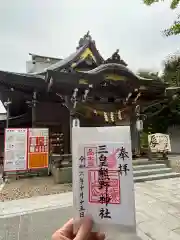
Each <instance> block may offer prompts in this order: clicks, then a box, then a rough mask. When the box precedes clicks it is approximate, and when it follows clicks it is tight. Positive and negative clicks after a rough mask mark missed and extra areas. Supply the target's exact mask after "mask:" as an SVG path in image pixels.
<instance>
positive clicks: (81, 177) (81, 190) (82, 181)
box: [79, 172, 85, 218]
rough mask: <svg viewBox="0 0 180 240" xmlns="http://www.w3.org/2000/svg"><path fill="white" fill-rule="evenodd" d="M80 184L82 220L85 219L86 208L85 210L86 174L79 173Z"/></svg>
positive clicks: (80, 213) (80, 214) (80, 212)
mask: <svg viewBox="0 0 180 240" xmlns="http://www.w3.org/2000/svg"><path fill="white" fill-rule="evenodd" d="M79 183H80V186H79V188H80V193H79V199H80V201H79V206H80V207H79V216H80V218H82V217H84V214H85V208H84V173H83V172H80V173H79Z"/></svg>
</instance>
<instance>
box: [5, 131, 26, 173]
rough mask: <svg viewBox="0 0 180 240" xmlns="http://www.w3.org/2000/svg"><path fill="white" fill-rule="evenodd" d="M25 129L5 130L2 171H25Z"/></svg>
mask: <svg viewBox="0 0 180 240" xmlns="http://www.w3.org/2000/svg"><path fill="white" fill-rule="evenodd" d="M27 132H28V130H27V128H8V129H6V130H5V144H4V171H5V172H14V171H25V170H27Z"/></svg>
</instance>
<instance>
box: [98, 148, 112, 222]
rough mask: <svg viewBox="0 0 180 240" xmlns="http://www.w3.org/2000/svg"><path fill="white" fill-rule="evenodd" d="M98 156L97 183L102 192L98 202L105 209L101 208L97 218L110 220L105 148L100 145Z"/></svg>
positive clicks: (106, 152)
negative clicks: (104, 206)
mask: <svg viewBox="0 0 180 240" xmlns="http://www.w3.org/2000/svg"><path fill="white" fill-rule="evenodd" d="M98 154H99V170H98V183H99V189H101V190H102V193H101V195H100V197H99V202H100V203H101V204H105V205H106V208H101V209H100V212H99V216H100V217H101V219H103V218H111V213H110V211H109V210H108V204H109V202H110V201H111V197H110V196H109V192H108V188H109V186H110V185H109V183H110V177H109V173H108V167H107V166H108V164H107V154H108V150H107V146H106V145H101V146H99V148H98Z"/></svg>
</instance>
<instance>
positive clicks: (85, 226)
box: [74, 216, 93, 240]
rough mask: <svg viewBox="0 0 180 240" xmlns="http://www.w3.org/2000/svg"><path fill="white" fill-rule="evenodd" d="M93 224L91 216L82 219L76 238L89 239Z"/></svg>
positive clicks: (79, 239)
mask: <svg viewBox="0 0 180 240" xmlns="http://www.w3.org/2000/svg"><path fill="white" fill-rule="evenodd" d="M92 226H93V221H92V219H91V218H90V217H89V216H88V217H85V218H84V219H83V221H82V224H81V226H80V228H79V230H78V232H77V234H76V237H75V238H74V240H85V239H87V238H88V236H89V234H90V233H91V230H92Z"/></svg>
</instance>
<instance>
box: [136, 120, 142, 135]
mask: <svg viewBox="0 0 180 240" xmlns="http://www.w3.org/2000/svg"><path fill="white" fill-rule="evenodd" d="M136 129H137V130H138V131H139V132H141V131H142V130H143V121H142V120H140V119H138V120H137V121H136Z"/></svg>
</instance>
